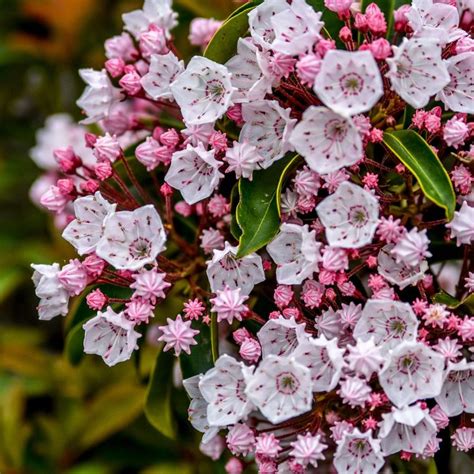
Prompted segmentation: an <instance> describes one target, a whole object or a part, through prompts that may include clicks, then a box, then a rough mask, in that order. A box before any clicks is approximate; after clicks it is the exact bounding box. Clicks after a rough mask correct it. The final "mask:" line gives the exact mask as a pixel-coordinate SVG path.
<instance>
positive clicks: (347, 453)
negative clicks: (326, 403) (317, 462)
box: [334, 428, 384, 474]
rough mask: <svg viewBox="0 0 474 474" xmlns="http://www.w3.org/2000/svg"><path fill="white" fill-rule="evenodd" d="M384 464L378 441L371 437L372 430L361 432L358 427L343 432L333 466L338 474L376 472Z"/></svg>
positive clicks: (367, 473)
mask: <svg viewBox="0 0 474 474" xmlns="http://www.w3.org/2000/svg"><path fill="white" fill-rule="evenodd" d="M383 465H384V458H383V455H382V452H381V449H380V441H379V440H377V439H374V438H373V437H372V430H368V431H366V432H365V433H361V432H360V431H359V429H358V428H355V429H354V430H353V431H352V432H350V433H349V432H347V431H346V432H345V433H344V435H343V437H342V439H341V440H340V441H339V442H338V443H337V450H336V454H335V456H334V467H335V468H336V471H337V472H338V474H347V473H349V472H351V473H352V472H354V473H357V474H376V473H377V472H379V471H380V469H381V468H382V466H383Z"/></svg>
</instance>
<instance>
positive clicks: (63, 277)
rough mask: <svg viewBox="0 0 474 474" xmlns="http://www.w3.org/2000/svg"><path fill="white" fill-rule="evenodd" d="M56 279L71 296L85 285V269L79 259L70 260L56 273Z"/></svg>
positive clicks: (76, 293)
mask: <svg viewBox="0 0 474 474" xmlns="http://www.w3.org/2000/svg"><path fill="white" fill-rule="evenodd" d="M58 280H59V282H60V283H61V285H63V286H64V288H65V289H66V290H67V292H68V293H69V294H70V295H71V296H77V295H78V294H80V293H81V292H82V291H83V290H84V288H85V287H86V286H87V280H88V279H87V271H86V269H85V268H84V267H83V265H82V263H81V262H80V261H79V260H77V259H75V260H70V261H69V263H68V264H67V265H65V266H64V267H63V268H62V270H61V271H60V272H59V273H58Z"/></svg>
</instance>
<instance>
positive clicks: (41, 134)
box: [30, 114, 95, 170]
mask: <svg viewBox="0 0 474 474" xmlns="http://www.w3.org/2000/svg"><path fill="white" fill-rule="evenodd" d="M86 131H87V130H86V129H85V128H84V127H81V126H80V125H77V124H75V123H74V122H73V121H72V118H71V117H70V116H69V115H67V114H55V115H51V116H49V117H48V118H47V119H46V121H45V123H44V127H43V128H41V129H39V130H38V131H37V132H36V145H35V146H34V147H33V148H32V149H31V150H30V156H31V158H32V160H33V161H34V162H35V163H36V164H37V165H38V166H39V167H40V168H43V169H45V170H56V169H57V167H58V163H57V162H56V159H55V158H54V151H55V150H58V149H65V148H67V147H69V146H71V147H72V149H73V150H74V153H75V154H76V155H78V156H79V157H80V158H81V160H82V161H83V162H85V163H86V164H91V165H92V164H94V163H95V157H94V155H93V153H92V150H91V149H90V148H87V147H86V145H85V140H84V134H85V133H86Z"/></svg>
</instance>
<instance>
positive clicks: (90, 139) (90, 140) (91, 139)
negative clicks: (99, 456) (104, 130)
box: [84, 132, 97, 148]
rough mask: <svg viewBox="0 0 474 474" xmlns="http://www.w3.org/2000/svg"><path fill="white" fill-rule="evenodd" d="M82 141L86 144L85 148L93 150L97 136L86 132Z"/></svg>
mask: <svg viewBox="0 0 474 474" xmlns="http://www.w3.org/2000/svg"><path fill="white" fill-rule="evenodd" d="M84 140H85V142H86V147H87V148H94V145H95V142H96V141H97V135H94V134H93V133H90V132H86V133H85V134H84Z"/></svg>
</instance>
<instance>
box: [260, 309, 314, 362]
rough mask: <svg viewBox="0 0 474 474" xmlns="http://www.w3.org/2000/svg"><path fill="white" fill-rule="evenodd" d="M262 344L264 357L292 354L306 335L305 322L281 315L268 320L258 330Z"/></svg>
mask: <svg viewBox="0 0 474 474" xmlns="http://www.w3.org/2000/svg"><path fill="white" fill-rule="evenodd" d="M257 337H258V340H259V341H260V345H261V346H262V354H263V357H267V356H268V355H270V354H274V355H278V356H283V355H289V354H291V353H292V352H293V351H294V350H295V348H296V347H297V346H298V344H299V340H300V339H302V338H305V337H306V333H305V330H304V324H298V323H297V322H296V321H295V319H294V318H289V319H285V318H283V317H281V316H279V317H277V318H274V319H270V320H268V321H267V322H266V323H265V324H264V325H263V326H262V328H261V329H260V331H258V332H257Z"/></svg>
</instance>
